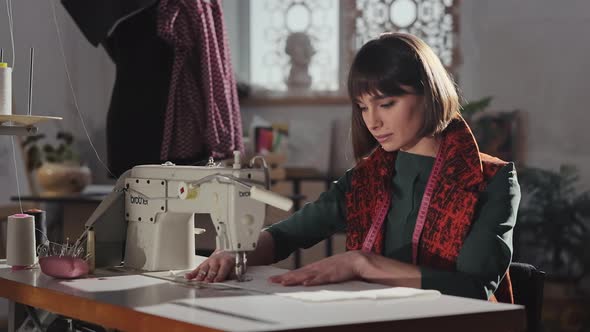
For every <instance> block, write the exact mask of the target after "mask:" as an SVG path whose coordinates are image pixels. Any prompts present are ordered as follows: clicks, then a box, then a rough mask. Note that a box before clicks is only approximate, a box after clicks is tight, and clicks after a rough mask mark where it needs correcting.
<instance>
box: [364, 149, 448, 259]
mask: <svg viewBox="0 0 590 332" xmlns="http://www.w3.org/2000/svg"><path fill="white" fill-rule="evenodd" d="M443 145H444V140H443V142H442V143H441V145H440V146H439V149H438V151H439V153H438V154H437V155H436V160H435V161H434V166H433V167H432V171H431V172H430V176H429V177H428V182H427V183H426V189H425V190H424V195H423V196H422V202H421V203H420V210H418V217H417V218H416V226H415V227H414V233H413V235H412V262H413V263H414V264H416V263H417V261H418V242H419V241H420V235H422V229H423V228H424V223H425V222H426V214H427V212H428V207H429V206H430V199H431V198H432V193H433V192H434V186H435V183H436V182H437V181H438V179H439V178H440V172H441V170H442V163H443V157H442V155H443V153H442V151H443ZM390 204H391V199H389V200H388V201H385V200H383V199H382V201H380V202H379V206H378V207H377V213H376V215H375V216H374V217H373V224H372V225H371V229H369V233H368V234H367V237H366V238H365V241H364V242H363V248H362V250H363V251H365V252H370V251H371V249H372V248H373V245H374V244H375V239H376V238H377V234H378V233H379V231H380V230H381V226H382V225H383V222H384V221H385V216H386V215H387V212H388V211H389V205H390Z"/></svg>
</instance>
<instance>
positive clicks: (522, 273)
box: [510, 262, 545, 332]
mask: <svg viewBox="0 0 590 332" xmlns="http://www.w3.org/2000/svg"><path fill="white" fill-rule="evenodd" d="M510 280H511V281H512V292H513V294H514V302H515V303H516V304H520V305H524V307H525V311H526V316H527V331H529V332H534V331H541V313H542V311H543V288H544V284H545V272H543V271H540V270H538V269H537V268H535V267H534V266H532V265H530V264H526V263H517V262H513V263H511V264H510Z"/></svg>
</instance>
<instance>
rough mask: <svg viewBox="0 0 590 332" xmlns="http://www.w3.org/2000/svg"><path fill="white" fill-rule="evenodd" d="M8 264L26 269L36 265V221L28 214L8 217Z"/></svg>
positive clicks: (14, 267) (15, 267)
mask: <svg viewBox="0 0 590 332" xmlns="http://www.w3.org/2000/svg"><path fill="white" fill-rule="evenodd" d="M6 235H7V239H6V240H7V241H6V264H7V265H10V266H12V268H13V269H25V268H27V267H29V266H31V265H33V264H35V220H34V217H33V216H31V215H28V214H14V215H12V216H8V225H7V227H6Z"/></svg>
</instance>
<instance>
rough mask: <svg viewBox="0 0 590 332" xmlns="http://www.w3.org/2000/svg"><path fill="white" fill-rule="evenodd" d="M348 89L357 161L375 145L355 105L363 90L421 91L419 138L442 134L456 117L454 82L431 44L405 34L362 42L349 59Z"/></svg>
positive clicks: (392, 93) (396, 93) (390, 93)
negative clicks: (422, 122)
mask: <svg viewBox="0 0 590 332" xmlns="http://www.w3.org/2000/svg"><path fill="white" fill-rule="evenodd" d="M348 94H349V97H350V100H351V101H352V124H351V136H352V146H353V151H354V157H355V159H356V161H357V162H358V161H360V160H361V159H362V158H363V157H365V156H367V155H368V154H370V153H371V152H372V151H373V150H374V149H375V148H376V147H377V146H378V142H377V140H376V139H375V138H374V137H373V135H371V133H370V132H369V130H368V129H367V126H366V125H365V123H364V121H363V117H362V114H361V112H360V110H359V107H358V101H359V98H360V97H361V96H363V95H371V96H375V95H384V96H401V95H404V94H417V95H421V96H424V107H423V108H422V109H423V111H424V124H423V126H422V130H421V131H420V132H419V133H418V135H419V136H420V137H424V136H429V135H432V136H435V135H439V134H441V133H442V132H443V131H444V130H445V128H446V127H447V125H448V124H449V122H451V120H453V119H454V118H456V117H459V109H460V104H459V97H458V94H457V89H456V87H455V84H454V83H453V81H452V80H451V78H450V77H449V74H448V73H447V71H446V69H445V68H444V66H443V65H442V63H441V62H440V60H439V58H438V57H437V56H436V54H434V52H433V51H432V49H431V48H430V47H429V46H428V45H427V44H426V43H425V42H423V41H422V40H421V39H420V38H418V37H415V36H413V35H410V34H404V33H384V34H382V35H381V36H380V37H379V38H377V39H373V40H371V41H369V42H367V43H366V44H365V45H364V46H363V47H362V48H361V49H360V50H359V51H358V53H357V54H356V56H355V57H354V60H353V62H352V66H351V68H350V72H349V75H348Z"/></svg>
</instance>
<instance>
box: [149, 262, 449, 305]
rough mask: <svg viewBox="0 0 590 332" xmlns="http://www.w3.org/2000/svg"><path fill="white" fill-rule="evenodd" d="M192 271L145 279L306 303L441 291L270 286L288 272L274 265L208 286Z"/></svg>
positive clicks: (351, 284) (353, 284)
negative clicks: (188, 274) (274, 278)
mask: <svg viewBox="0 0 590 332" xmlns="http://www.w3.org/2000/svg"><path fill="white" fill-rule="evenodd" d="M186 272H189V271H163V272H148V273H144V275H146V276H151V277H155V278H160V279H165V280H169V281H174V282H179V283H182V284H186V285H195V286H196V287H232V288H240V289H245V290H249V291H254V292H259V293H264V294H273V295H278V296H284V297H288V298H292V299H296V300H300V301H305V302H330V301H347V300H357V299H367V300H379V299H399V298H413V297H438V296H440V292H439V291H436V290H424V289H415V288H406V287H389V286H385V285H379V284H371V283H367V282H364V281H347V282H343V283H338V284H327V285H320V286H289V287H286V286H282V285H280V284H275V283H271V282H269V281H268V278H269V277H271V276H274V275H278V274H281V273H284V272H287V270H284V269H279V268H275V267H272V266H251V267H249V268H248V272H247V273H246V275H247V276H248V277H251V278H252V280H250V281H246V282H238V281H236V280H229V281H225V282H222V283H215V284H205V283H200V282H196V281H190V280H186V279H185V278H184V274H185V273H186Z"/></svg>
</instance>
